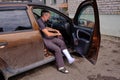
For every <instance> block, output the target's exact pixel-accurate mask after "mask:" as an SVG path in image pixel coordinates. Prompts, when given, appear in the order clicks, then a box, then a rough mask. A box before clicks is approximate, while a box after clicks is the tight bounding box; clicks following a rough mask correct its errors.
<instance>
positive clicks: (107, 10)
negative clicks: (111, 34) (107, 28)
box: [68, 0, 120, 15]
mask: <svg viewBox="0 0 120 80" xmlns="http://www.w3.org/2000/svg"><path fill="white" fill-rule="evenodd" d="M82 1H84V0H68V5H69V6H68V11H69V14H74V13H75V12H76V9H77V7H78V6H79V4H80V3H81V2H82ZM96 1H97V4H98V8H99V13H100V14H101V15H120V0H96Z"/></svg>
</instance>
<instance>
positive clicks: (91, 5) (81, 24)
mask: <svg viewBox="0 0 120 80" xmlns="http://www.w3.org/2000/svg"><path fill="white" fill-rule="evenodd" d="M73 22H74V28H73V29H72V35H73V38H74V48H75V49H76V51H77V52H78V53H79V54H80V55H82V56H83V57H85V58H86V59H88V60H89V61H90V62H92V63H93V64H95V63H96V61H97V57H98V51H99V47H100V27H99V14H98V7H97V3H96V0H85V1H84V2H82V3H81V4H80V6H79V7H78V9H77V12H76V14H75V17H74V19H73Z"/></svg>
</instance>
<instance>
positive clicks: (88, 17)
mask: <svg viewBox="0 0 120 80" xmlns="http://www.w3.org/2000/svg"><path fill="white" fill-rule="evenodd" d="M94 24H95V17H94V10H93V7H92V6H86V7H84V8H83V10H82V12H81V13H80V14H79V16H78V25H79V26H84V27H89V28H93V27H94Z"/></svg>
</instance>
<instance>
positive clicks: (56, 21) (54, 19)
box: [33, 8, 67, 28]
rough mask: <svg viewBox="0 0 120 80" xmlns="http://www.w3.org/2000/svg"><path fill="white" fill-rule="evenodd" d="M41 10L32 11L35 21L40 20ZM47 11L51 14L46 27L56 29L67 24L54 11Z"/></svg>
mask: <svg viewBox="0 0 120 80" xmlns="http://www.w3.org/2000/svg"><path fill="white" fill-rule="evenodd" d="M42 10H43V9H41V8H35V9H33V13H34V15H35V17H36V19H39V18H40V16H41V11H42ZM49 11H50V13H51V18H50V19H49V21H48V25H50V26H51V27H54V28H55V27H58V26H61V27H62V26H64V24H65V23H66V22H67V20H66V19H65V18H64V17H63V16H61V15H60V14H58V13H56V12H54V11H51V10H49Z"/></svg>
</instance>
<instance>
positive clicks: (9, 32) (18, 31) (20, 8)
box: [0, 6, 34, 35]
mask: <svg viewBox="0 0 120 80" xmlns="http://www.w3.org/2000/svg"><path fill="white" fill-rule="evenodd" d="M23 7H24V8H25V6H22V7H19V8H18V7H17V6H16V8H15V7H12V8H13V9H12V8H9V7H8V9H7V7H5V9H6V10H4V9H2V10H0V11H8V10H24V11H25V12H26V15H27V17H28V20H29V23H30V25H31V29H27V30H26V29H25V30H17V31H8V32H0V35H1V34H11V33H20V32H29V31H33V30H34V29H33V26H32V23H31V20H30V17H29V14H28V11H27V7H26V8H25V9H23ZM17 8H18V9H17Z"/></svg>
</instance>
